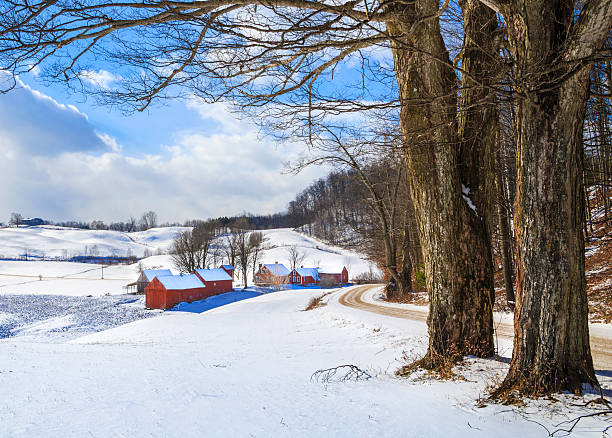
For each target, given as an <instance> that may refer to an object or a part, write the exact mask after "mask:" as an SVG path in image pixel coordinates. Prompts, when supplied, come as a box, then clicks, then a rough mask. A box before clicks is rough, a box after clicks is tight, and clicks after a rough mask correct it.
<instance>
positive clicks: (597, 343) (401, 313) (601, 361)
mask: <svg viewBox="0 0 612 438" xmlns="http://www.w3.org/2000/svg"><path fill="white" fill-rule="evenodd" d="M378 287H380V285H368V286H357V287H354V288H350V289H349V290H347V291H346V292H344V293H343V294H342V295H341V296H340V298H338V302H339V303H340V304H342V305H344V306H347V307H353V308H355V309H360V310H364V311H366V312H372V313H378V314H379V315H385V316H392V317H394V318H402V319H411V320H414V321H422V322H424V323H426V322H427V313H428V312H427V311H426V310H423V311H421V310H416V309H402V308H399V307H390V306H383V305H379V304H374V303H370V302H367V301H364V300H363V294H364V293H366V292H367V291H368V290H370V289H372V288H378ZM495 331H496V333H497V336H500V337H503V338H506V339H512V338H513V337H514V328H513V326H512V325H511V324H507V323H503V322H497V323H495ZM592 331H593V330H592V329H591V336H590V338H591V353H592V355H593V361H594V362H595V368H596V369H598V370H602V369H605V370H612V339H610V338H607V337H605V336H600V335H593V334H592Z"/></svg>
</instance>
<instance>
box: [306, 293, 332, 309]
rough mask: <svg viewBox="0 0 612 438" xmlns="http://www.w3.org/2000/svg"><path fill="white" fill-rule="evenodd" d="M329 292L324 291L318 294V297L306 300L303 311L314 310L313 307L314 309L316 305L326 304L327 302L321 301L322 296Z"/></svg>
mask: <svg viewBox="0 0 612 438" xmlns="http://www.w3.org/2000/svg"><path fill="white" fill-rule="evenodd" d="M330 293H331V292H327V293H324V294H323V295H320V296H318V297H312V298H311V299H310V301H308V304H307V305H306V307H305V308H304V312H307V311H308V310H314V309H316V308H318V307H323V306H326V305H327V303H326V302H324V301H323V298H325V297H326V296H327V295H329V294H330Z"/></svg>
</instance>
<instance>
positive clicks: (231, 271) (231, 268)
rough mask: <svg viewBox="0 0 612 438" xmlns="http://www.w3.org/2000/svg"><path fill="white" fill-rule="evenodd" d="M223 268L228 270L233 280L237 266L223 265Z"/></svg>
mask: <svg viewBox="0 0 612 438" xmlns="http://www.w3.org/2000/svg"><path fill="white" fill-rule="evenodd" d="M221 269H223V270H224V271H225V272H227V273H228V274H229V276H230V277H232V280H233V279H234V271H235V270H236V268H234V267H233V266H232V265H221Z"/></svg>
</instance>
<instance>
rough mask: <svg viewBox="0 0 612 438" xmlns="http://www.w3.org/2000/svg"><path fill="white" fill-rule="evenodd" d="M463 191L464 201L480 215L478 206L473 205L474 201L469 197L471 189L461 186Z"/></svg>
mask: <svg viewBox="0 0 612 438" xmlns="http://www.w3.org/2000/svg"><path fill="white" fill-rule="evenodd" d="M461 191H462V192H463V195H462V196H463V199H464V200H465V202H467V205H468V206H469V207H470V208H471V209H472V210H473V211H474V213H476V214H478V211H476V206H475V205H474V204H473V203H472V199H471V198H470V197H469V194H470V188H469V187H466V186H464V185H463V184H461Z"/></svg>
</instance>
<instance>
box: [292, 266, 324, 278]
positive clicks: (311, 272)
mask: <svg viewBox="0 0 612 438" xmlns="http://www.w3.org/2000/svg"><path fill="white" fill-rule="evenodd" d="M295 270H296V272H297V273H298V274H299V275H300V277H312V278H314V279H315V280H318V279H319V271H318V270H317V269H316V268H296V269H295Z"/></svg>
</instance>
